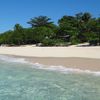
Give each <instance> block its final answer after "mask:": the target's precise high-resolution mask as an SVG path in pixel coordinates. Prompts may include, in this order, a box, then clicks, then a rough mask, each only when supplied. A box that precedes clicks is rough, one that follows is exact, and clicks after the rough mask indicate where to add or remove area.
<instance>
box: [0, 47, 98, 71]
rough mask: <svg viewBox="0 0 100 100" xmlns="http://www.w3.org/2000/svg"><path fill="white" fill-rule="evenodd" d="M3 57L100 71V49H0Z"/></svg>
mask: <svg viewBox="0 0 100 100" xmlns="http://www.w3.org/2000/svg"><path fill="white" fill-rule="evenodd" d="M0 54H1V55H3V54H4V55H13V56H16V57H24V58H26V59H27V60H28V61H31V62H33V63H41V64H45V65H57V66H59V65H63V66H66V67H71V68H80V69H89V70H96V71H100V47H99V46H98V47H75V46H71V47H33V46H23V47H22V46H21V47H0Z"/></svg>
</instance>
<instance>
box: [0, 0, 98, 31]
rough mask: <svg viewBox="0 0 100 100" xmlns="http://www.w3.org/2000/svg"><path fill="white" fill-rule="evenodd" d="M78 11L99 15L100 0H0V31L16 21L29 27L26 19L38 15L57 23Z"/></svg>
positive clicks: (8, 28)
mask: <svg viewBox="0 0 100 100" xmlns="http://www.w3.org/2000/svg"><path fill="white" fill-rule="evenodd" d="M79 12H90V13H92V15H93V16H94V17H98V16H100V0H0V33H1V32H4V31H7V30H10V29H13V26H14V25H15V24H16V23H19V24H21V25H22V26H23V27H30V26H29V25H28V24H27V21H29V20H30V18H32V17H36V16H39V15H46V16H48V17H50V18H51V19H52V20H53V21H54V22H55V23H57V20H58V19H60V18H61V17H62V16H63V15H74V14H76V13H79Z"/></svg>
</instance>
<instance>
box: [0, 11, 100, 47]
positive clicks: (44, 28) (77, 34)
mask: <svg viewBox="0 0 100 100" xmlns="http://www.w3.org/2000/svg"><path fill="white" fill-rule="evenodd" d="M28 24H30V25H31V26H32V27H31V28H23V27H22V26H21V25H20V24H16V25H15V26H14V30H10V31H6V32H4V33H3V34H0V44H1V45H2V44H7V45H10V46H13V45H25V44H37V43H42V44H43V46H66V45H68V44H69V43H70V44H78V43H83V42H89V43H90V45H100V17H99V18H92V16H91V14H90V13H88V12H85V13H78V14H76V15H75V16H67V15H65V16H63V17H62V18H60V19H59V20H58V26H57V25H55V24H53V22H51V19H50V18H49V17H47V16H38V17H34V18H32V19H30V21H29V22H28Z"/></svg>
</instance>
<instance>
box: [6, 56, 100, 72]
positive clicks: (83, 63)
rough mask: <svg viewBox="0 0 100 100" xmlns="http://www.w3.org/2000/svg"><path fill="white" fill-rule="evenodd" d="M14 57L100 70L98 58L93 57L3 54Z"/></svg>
mask: <svg viewBox="0 0 100 100" xmlns="http://www.w3.org/2000/svg"><path fill="white" fill-rule="evenodd" d="M5 56H8V57H14V58H24V59H25V61H28V62H30V63H33V64H36V63H39V64H42V65H46V67H50V66H56V67H57V66H58V67H59V66H63V67H65V68H72V69H80V70H90V71H100V59H94V58H79V57H27V56H16V55H5Z"/></svg>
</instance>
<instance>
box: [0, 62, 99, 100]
mask: <svg viewBox="0 0 100 100" xmlns="http://www.w3.org/2000/svg"><path fill="white" fill-rule="evenodd" d="M34 67H35V65H34V66H33V65H30V64H24V63H18V62H10V61H9V62H7V61H4V60H0V100H100V76H95V75H92V74H86V73H85V74H84V73H82V74H81V73H80V74H75V73H62V72H58V71H49V70H42V69H36V68H34Z"/></svg>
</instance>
